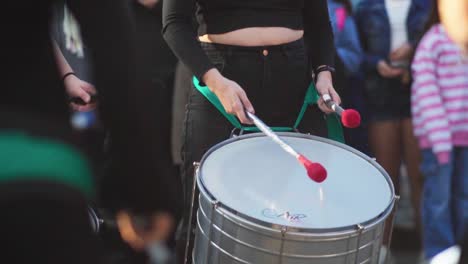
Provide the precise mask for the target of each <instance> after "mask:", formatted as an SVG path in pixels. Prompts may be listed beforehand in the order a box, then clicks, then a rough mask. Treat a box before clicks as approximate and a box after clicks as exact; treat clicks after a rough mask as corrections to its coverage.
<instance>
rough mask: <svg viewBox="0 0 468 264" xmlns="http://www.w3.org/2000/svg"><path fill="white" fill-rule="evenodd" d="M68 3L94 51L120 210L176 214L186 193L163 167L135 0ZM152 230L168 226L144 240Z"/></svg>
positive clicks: (151, 215)
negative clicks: (142, 68) (141, 60)
mask: <svg viewBox="0 0 468 264" xmlns="http://www.w3.org/2000/svg"><path fill="white" fill-rule="evenodd" d="M67 3H68V5H69V7H70V9H71V11H72V12H73V13H74V14H75V16H76V18H77V20H78V22H79V23H80V27H81V30H82V35H83V38H84V42H85V43H86V44H87V46H88V47H89V48H90V51H91V52H90V54H91V59H92V62H93V66H94V67H93V68H94V74H95V82H96V88H97V89H98V93H99V105H98V106H99V110H100V111H99V112H100V117H101V120H102V121H103V124H104V126H105V128H106V129H108V130H109V132H110V136H111V142H112V143H111V151H110V156H111V159H112V166H111V167H112V168H111V170H110V172H109V173H110V176H111V177H112V180H113V184H114V185H115V187H116V188H117V187H118V188H119V189H122V193H120V194H119V199H120V200H119V202H120V204H119V205H118V207H119V208H117V209H120V210H125V211H126V212H130V213H131V214H132V215H144V216H148V217H149V218H150V219H153V216H154V217H155V219H156V218H158V217H160V216H161V215H168V214H169V215H172V216H176V215H177V214H178V213H179V212H178V211H177V210H178V208H180V206H179V205H178V203H179V202H180V198H179V197H178V195H179V193H180V192H179V191H178V189H176V187H178V186H177V185H176V184H175V182H174V181H175V179H169V178H167V177H164V175H161V171H160V170H159V169H158V162H157V161H158V154H159V153H158V144H159V142H158V137H159V132H158V131H159V130H158V129H157V126H158V117H157V116H154V115H152V113H154V112H155V111H152V110H151V111H149V110H148V108H150V107H157V106H153V103H152V98H153V97H152V91H151V89H150V87H145V86H143V85H141V84H140V82H139V79H140V78H139V76H138V73H139V69H138V63H137V54H136V50H135V47H134V44H133V39H135V38H134V29H135V28H134V24H133V21H132V19H131V18H132V17H131V13H130V10H129V9H130V8H129V4H130V3H129V2H128V1H126V0H100V1H95V0H69V1H68V2H67ZM158 219H159V218H158ZM150 221H151V223H152V220H150ZM154 228H156V229H154ZM150 231H154V232H156V233H157V232H158V231H161V232H163V231H164V232H165V231H166V230H158V229H157V227H155V226H154V225H150V226H149V232H148V233H150V235H148V236H142V237H143V240H145V239H146V238H148V237H150V238H151V237H155V235H154V232H150ZM150 238H149V239H150ZM143 242H146V241H143Z"/></svg>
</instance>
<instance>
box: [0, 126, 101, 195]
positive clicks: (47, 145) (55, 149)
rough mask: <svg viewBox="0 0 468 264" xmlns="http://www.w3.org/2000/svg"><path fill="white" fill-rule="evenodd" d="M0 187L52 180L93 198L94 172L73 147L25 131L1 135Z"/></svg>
mask: <svg viewBox="0 0 468 264" xmlns="http://www.w3.org/2000/svg"><path fill="white" fill-rule="evenodd" d="M0 164H1V165H0V184H1V183H2V182H13V181H24V180H33V181H37V180H39V181H41V180H44V181H53V182H57V183H61V184H65V185H68V186H70V187H72V188H75V189H77V190H79V191H81V192H82V193H83V194H84V195H85V196H87V197H88V198H91V197H92V196H93V195H94V186H93V180H92V177H91V172H90V169H89V167H88V164H87V162H86V161H85V159H84V158H83V157H82V156H81V154H79V153H78V152H77V151H76V150H74V149H73V148H72V147H69V146H67V145H66V144H63V143H60V142H56V141H53V140H49V139H43V138H35V137H32V136H28V135H26V134H25V133H22V132H10V133H5V132H4V133H0Z"/></svg>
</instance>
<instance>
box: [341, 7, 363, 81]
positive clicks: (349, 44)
mask: <svg viewBox="0 0 468 264" xmlns="http://www.w3.org/2000/svg"><path fill="white" fill-rule="evenodd" d="M340 34H343V37H342V40H343V42H342V43H340V45H338V46H337V47H336V49H337V52H338V56H340V58H341V60H342V61H343V63H344V64H345V66H346V70H347V72H348V73H350V74H355V73H357V72H358V71H359V70H360V66H361V63H362V57H363V52H362V47H361V42H360V40H359V34H358V31H357V28H356V24H355V23H354V19H353V17H351V16H348V17H347V18H346V22H345V25H344V28H343V30H342V31H341V32H340Z"/></svg>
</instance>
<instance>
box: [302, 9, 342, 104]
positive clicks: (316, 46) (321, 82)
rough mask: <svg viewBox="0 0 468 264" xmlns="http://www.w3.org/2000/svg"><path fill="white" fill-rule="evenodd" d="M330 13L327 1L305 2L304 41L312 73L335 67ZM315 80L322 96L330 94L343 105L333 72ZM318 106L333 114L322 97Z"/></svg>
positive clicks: (324, 72)
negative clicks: (335, 87) (334, 85)
mask: <svg viewBox="0 0 468 264" xmlns="http://www.w3.org/2000/svg"><path fill="white" fill-rule="evenodd" d="M328 12H329V11H328V2H327V1H326V0H320V1H315V0H314V1H309V0H307V1H305V6H304V12H303V17H304V40H305V43H306V45H307V52H308V54H309V63H310V64H311V69H312V71H314V70H316V69H317V68H319V67H322V66H333V65H334V60H335V43H334V40H333V29H332V26H331V23H330V16H329V13H328ZM311 74H312V73H311ZM315 80H316V84H315V86H316V88H317V92H318V93H319V94H320V95H325V94H328V95H330V96H331V97H332V99H333V101H335V102H336V103H338V104H340V103H341V98H340V96H339V95H338V93H337V92H336V91H335V89H334V88H333V81H332V74H331V72H329V71H322V72H320V73H319V74H318V76H315ZM318 106H319V108H320V109H321V110H322V111H323V112H326V113H331V112H333V111H332V110H331V109H329V108H328V107H327V106H326V105H325V104H324V102H323V99H322V97H320V100H319V102H318Z"/></svg>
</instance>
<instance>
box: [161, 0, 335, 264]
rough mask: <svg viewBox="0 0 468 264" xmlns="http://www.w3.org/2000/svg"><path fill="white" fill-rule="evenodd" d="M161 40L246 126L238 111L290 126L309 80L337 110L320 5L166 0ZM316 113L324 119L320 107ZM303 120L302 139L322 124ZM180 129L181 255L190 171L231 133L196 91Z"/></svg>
mask: <svg viewBox="0 0 468 264" xmlns="http://www.w3.org/2000/svg"><path fill="white" fill-rule="evenodd" d="M195 9H196V10H195ZM193 15H196V17H197V21H198V24H199V26H198V35H197V32H196V30H195V29H194V28H193V26H192V17H193ZM163 35H164V38H165V39H166V41H167V42H168V44H169V46H170V47H171V48H172V49H173V51H174V52H175V54H176V55H177V56H178V57H179V59H180V60H181V61H182V62H183V63H184V64H185V65H186V66H188V68H189V69H190V70H191V71H192V73H193V74H194V75H195V77H197V78H198V79H199V80H200V81H202V82H203V83H205V84H206V85H207V86H208V87H209V89H210V90H211V91H212V92H213V93H214V94H216V95H217V97H218V98H219V99H220V101H221V103H222V105H223V106H224V108H225V110H226V111H227V112H228V113H231V114H235V115H236V116H237V117H238V118H239V120H240V121H241V122H242V123H244V124H250V123H251V121H250V120H249V119H248V118H247V117H246V115H245V112H244V111H249V112H254V111H255V112H256V113H257V114H258V116H259V117H261V118H262V119H263V120H264V121H265V122H266V123H267V124H269V125H272V126H285V125H292V124H293V123H294V121H295V119H296V117H297V115H298V113H299V110H300V107H301V105H302V102H303V100H304V96H305V93H306V90H307V87H308V85H309V83H310V82H311V80H312V76H313V75H314V74H315V81H316V87H317V90H318V93H319V94H322V95H323V94H329V95H331V96H332V98H333V100H334V101H336V102H338V103H339V102H340V97H339V96H338V94H337V93H336V91H335V89H334V88H333V84H332V75H331V72H332V71H333V68H332V65H333V62H334V47H333V34H332V29H331V26H330V22H329V16H328V8H327V1H326V0H314V1H310V0H309V1H307V0H292V1H291V0H290V1H287V0H276V1H265V0H250V1H226V0H217V1H214V0H192V1H187V0H167V1H165V2H164V7H163ZM318 106H319V108H320V109H321V110H322V111H324V112H330V109H328V108H327V107H326V105H325V104H324V102H323V101H322V100H320V101H319V103H318ZM254 107H255V109H254ZM306 119H308V121H307V122H303V123H302V125H301V126H300V129H301V131H303V132H311V133H314V134H317V131H313V127H314V126H317V122H319V121H320V118H315V119H314V118H311V117H310V116H309V118H306ZM312 119H314V120H312ZM306 123H307V124H306ZM312 124H314V125H312ZM184 126H185V127H184V144H183V151H182V155H183V162H184V164H183V172H182V175H183V182H184V184H185V186H184V189H185V191H184V192H185V201H186V206H185V211H184V214H185V217H184V221H183V223H182V224H181V228H180V230H179V231H180V232H179V235H178V236H179V237H178V240H179V245H178V250H179V253H180V252H183V251H184V249H185V241H182V239H183V238H184V237H185V235H183V233H185V232H186V230H187V226H188V225H187V224H188V212H189V205H190V203H189V202H188V201H189V200H190V199H189V198H190V197H191V195H190V194H191V186H192V182H193V168H192V163H193V162H194V161H199V160H200V159H201V157H202V155H203V154H204V153H205V152H206V151H207V150H208V149H209V148H210V147H212V146H213V145H215V144H216V143H219V142H221V141H223V140H225V139H227V138H228V137H229V135H230V133H231V130H232V126H231V125H230V124H229V122H228V121H227V120H225V119H224V118H223V116H222V115H221V114H220V113H219V112H217V110H216V109H215V108H214V107H213V106H212V105H210V103H209V102H208V100H206V99H205V98H204V97H203V95H202V94H201V93H199V92H198V91H197V90H196V89H192V91H191V92H190V98H189V103H188V106H187V112H186V120H185V125H184ZM182 227H183V228H182ZM179 256H181V254H179Z"/></svg>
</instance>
